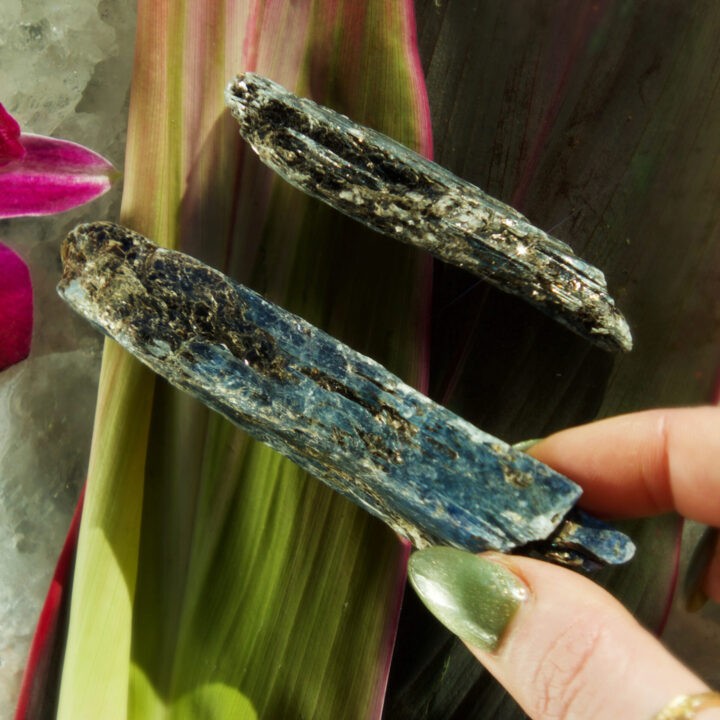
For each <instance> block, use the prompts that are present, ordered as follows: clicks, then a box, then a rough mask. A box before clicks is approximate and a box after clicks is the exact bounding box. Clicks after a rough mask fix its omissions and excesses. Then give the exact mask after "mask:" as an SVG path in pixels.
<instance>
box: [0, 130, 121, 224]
mask: <svg viewBox="0 0 720 720" xmlns="http://www.w3.org/2000/svg"><path fill="white" fill-rule="evenodd" d="M21 139H22V143H23V146H24V148H25V152H26V154H25V157H24V158H23V159H22V160H18V161H15V162H12V163H9V164H7V165H5V166H3V167H0V218H3V217H6V218H7V217H22V216H27V215H50V214H53V213H59V212H63V211H65V210H70V209H71V208H74V207H77V206H78V205H82V204H83V203H86V202H89V201H90V200H94V199H95V198H96V197H98V196H100V195H102V194H103V193H105V192H107V191H108V190H109V189H110V185H111V184H112V181H113V179H114V178H115V176H116V175H117V173H116V171H115V169H114V168H113V166H112V165H111V164H110V163H109V162H108V161H107V160H106V159H105V158H104V157H102V156H100V155H98V154H97V153H94V152H92V151H91V150H88V149H87V148H85V147H83V146H82V145H77V144H76V143H72V142H68V141H67V140H56V139H55V138H49V137H44V136H42V135H30V134H23V135H21Z"/></svg>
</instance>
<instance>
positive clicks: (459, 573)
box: [408, 547, 529, 651]
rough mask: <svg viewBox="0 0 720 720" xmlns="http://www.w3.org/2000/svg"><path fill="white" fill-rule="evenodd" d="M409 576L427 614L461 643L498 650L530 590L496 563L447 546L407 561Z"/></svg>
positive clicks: (430, 550) (433, 549)
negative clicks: (433, 617) (461, 641)
mask: <svg viewBox="0 0 720 720" xmlns="http://www.w3.org/2000/svg"><path fill="white" fill-rule="evenodd" d="M408 578H409V580H410V583H411V584H412V586H413V587H414V588H415V592H417V594H418V595H419V597H420V599H421V600H422V601H423V603H424V604H425V605H426V606H427V608H428V610H430V612H431V613H432V614H433V615H434V616H435V617H436V618H437V619H438V620H439V621H440V622H441V623H442V624H443V625H445V627H446V628H448V630H450V631H452V632H453V633H455V634H456V635H457V636H458V637H459V638H460V639H461V640H463V641H465V642H466V643H468V644H469V645H472V646H474V647H476V648H479V649H481V650H488V651H493V650H497V648H498V647H499V646H500V642H501V641H502V639H503V635H504V633H505V630H506V629H507V627H508V625H509V624H510V621H511V620H512V618H513V616H514V615H515V613H516V612H517V610H518V608H519V607H520V605H521V604H522V603H523V602H524V601H525V600H527V598H528V594H529V593H528V589H527V587H526V585H525V584H524V583H523V582H521V581H520V580H519V579H518V578H517V577H516V576H515V575H513V574H512V573H511V572H510V571H509V570H508V569H507V568H505V567H503V566H502V565H500V564H498V563H494V562H492V561H490V560H487V559H485V558H484V557H480V556H478V555H473V554H472V553H469V552H465V551H464V550H457V549H456V548H451V547H431V548H427V549H426V550H419V551H418V552H416V553H414V554H413V555H412V556H411V557H410V562H409V564H408Z"/></svg>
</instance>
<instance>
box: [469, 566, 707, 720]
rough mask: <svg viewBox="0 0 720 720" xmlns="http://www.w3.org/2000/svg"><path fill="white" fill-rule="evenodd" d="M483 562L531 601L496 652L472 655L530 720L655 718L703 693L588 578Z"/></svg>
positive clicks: (684, 670)
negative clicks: (681, 699) (682, 697)
mask: <svg viewBox="0 0 720 720" xmlns="http://www.w3.org/2000/svg"><path fill="white" fill-rule="evenodd" d="M486 559H488V560H490V561H491V562H493V563H495V564H497V565H501V566H503V567H504V568H506V569H507V570H509V571H510V572H511V573H512V574H513V575H514V576H515V577H517V578H518V579H519V580H521V581H522V583H523V584H524V585H525V586H526V587H527V589H528V598H527V601H526V602H524V603H523V604H522V605H521V606H519V608H518V609H517V612H516V613H515V614H514V616H513V617H512V621H511V622H510V624H509V626H508V628H507V631H506V632H505V634H504V635H503V638H502V641H501V642H500V643H499V645H498V646H497V647H496V648H495V649H494V650H493V651H492V652H488V651H485V650H482V649H481V648H477V647H474V648H473V647H471V651H472V652H473V653H474V654H475V656H476V657H477V658H478V659H479V660H480V662H482V663H483V664H484V665H485V666H486V667H487V668H488V670H490V672H492V673H493V674H494V675H495V677H497V679H498V680H499V681H500V682H501V683H502V684H503V685H504V686H505V687H506V688H507V689H508V690H509V691H510V693H511V694H512V695H513V696H514V697H515V698H516V700H518V702H519V703H520V704H521V705H522V706H523V708H524V709H525V710H526V712H528V714H529V715H530V716H531V717H533V718H550V717H592V718H595V719H597V720H601V719H604V718H618V717H652V715H653V713H654V712H656V711H657V708H659V707H662V706H663V705H665V704H666V703H667V701H668V700H669V699H670V698H671V697H673V695H675V694H681V693H688V692H700V691H702V690H704V689H706V687H705V685H704V684H703V683H702V681H700V680H699V679H698V678H696V677H695V676H694V675H693V674H692V673H691V672H690V671H689V670H687V668H685V667H684V666H683V665H682V664H681V663H679V662H678V661H677V660H676V659H675V658H673V657H672V656H671V655H669V654H668V653H667V651H666V650H665V649H664V648H663V647H662V646H661V645H660V643H659V642H658V641H657V640H656V639H655V638H654V637H653V636H651V635H650V634H649V633H648V632H647V631H646V630H644V629H643V628H642V627H641V626H640V625H639V624H638V623H637V622H636V621H635V620H634V618H633V617H632V616H631V615H630V613H629V612H628V611H627V610H626V609H625V608H624V607H623V606H622V605H621V604H620V603H619V602H618V601H617V600H616V599H615V598H613V597H612V596H611V595H610V594H609V593H608V592H607V591H606V590H604V589H603V588H601V587H600V586H598V585H596V584H595V583H593V582H592V581H591V580H589V579H588V578H586V577H583V576H581V575H579V574H577V573H572V572H569V571H568V570H565V569H563V568H560V567H557V566H554V565H550V564H549V563H546V562H543V561H539V560H533V559H530V558H525V557H521V556H497V555H488V556H486ZM618 688H621V689H622V692H620V693H619V692H618Z"/></svg>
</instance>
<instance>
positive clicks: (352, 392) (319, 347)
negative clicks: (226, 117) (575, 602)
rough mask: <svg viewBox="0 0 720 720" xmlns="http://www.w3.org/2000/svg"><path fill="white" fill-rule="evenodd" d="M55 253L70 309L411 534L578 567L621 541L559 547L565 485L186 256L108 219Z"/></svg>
mask: <svg viewBox="0 0 720 720" xmlns="http://www.w3.org/2000/svg"><path fill="white" fill-rule="evenodd" d="M62 256H63V264H64V273H63V278H62V280H61V282H60V284H59V286H58V291H59V293H60V294H61V296H62V297H63V298H64V299H65V300H66V301H67V302H68V303H69V304H70V305H71V306H72V307H73V308H75V309H76V310H77V311H78V312H80V313H81V314H82V315H84V316H85V317H86V318H87V319H88V320H90V321H91V322H92V323H93V324H95V325H96V326H97V327H100V328H101V329H102V330H103V332H105V333H106V334H108V335H109V336H110V337H112V338H114V339H115V340H116V341H117V342H119V343H120V344H121V345H123V346H124V347H125V348H127V349H128V350H129V351H130V352H131V353H133V354H134V355H135V356H137V357H138V358H139V359H140V360H142V362H144V363H145V364H147V365H148V366H149V367H151V368H152V369H153V370H154V371H155V372H157V373H158V374H160V375H161V376H163V377H164V378H166V379H167V380H168V381H169V382H171V383H172V384H173V385H175V386H177V387H179V388H181V389H183V390H186V391H188V392H190V393H192V394H193V395H195V396H196V397H198V398H199V399H200V400H201V401H202V402H204V403H206V404H207V405H208V406H210V407H211V408H213V409H215V410H217V411H218V412H220V413H221V414H222V415H224V416H225V417H227V418H229V419H230V420H232V421H233V422H234V423H236V424H237V425H239V426H240V427H241V428H243V429H244V430H246V431H247V432H248V433H249V434H250V435H252V436H253V437H255V438H257V439H258V440H260V441H262V442H264V443H267V444H268V445H269V446H271V447H272V448H274V449H275V450H277V451H278V452H280V453H282V454H283V455H286V456H287V457H289V458H291V459H292V460H293V461H294V462H296V463H297V464H298V465H300V466H301V467H303V468H304V469H306V470H307V471H309V472H310V473H312V474H313V475H315V476H316V477H318V478H319V479H321V480H323V481H324V482H326V483H327V484H328V485H330V487H332V488H333V489H335V490H337V491H338V492H341V493H343V494H344V495H346V496H347V497H349V498H351V499H352V500H354V501H355V502H357V503H358V504H360V505H361V506H363V507H364V508H366V509H367V510H368V511H369V512H371V513H373V514H374V515H377V516H378V517H380V518H382V519H383V520H384V521H385V522H386V523H388V524H389V525H390V526H391V527H393V528H394V529H395V530H396V531H397V532H398V533H400V534H401V535H403V536H405V537H407V538H409V539H410V540H411V541H412V542H413V544H414V545H416V546H417V547H424V546H426V545H428V544H438V543H441V544H449V545H454V546H457V547H461V548H465V549H468V550H473V551H479V550H485V549H495V550H499V551H505V552H507V551H512V550H515V549H518V548H520V549H522V548H524V547H525V546H528V551H532V552H539V553H540V554H543V553H545V554H547V556H548V557H551V558H553V559H559V560H560V561H563V562H567V563H568V564H576V565H585V562H584V558H586V557H589V558H590V559H591V560H592V562H597V561H605V562H622V561H624V560H626V559H628V557H629V555H631V554H632V552H631V548H632V543H630V541H629V540H628V539H627V538H626V537H625V536H624V535H622V534H621V533H618V532H617V531H614V530H612V529H611V528H609V527H607V526H605V525H602V530H599V529H598V528H599V527H600V526H599V525H595V524H593V525H592V526H591V527H588V528H586V531H584V532H582V533H580V532H574V534H571V535H572V536H571V537H570V539H569V540H568V541H567V542H568V543H570V544H572V545H573V547H575V546H577V548H579V550H578V552H575V551H574V554H573V555H572V557H570V556H567V557H565V558H563V557H560V556H559V555H558V552H557V547H556V546H557V543H555V546H553V536H554V535H556V534H558V533H561V532H562V530H563V528H566V524H565V523H564V519H565V516H566V515H567V514H568V513H569V511H570V510H571V509H572V508H573V506H574V504H575V502H576V501H577V500H578V498H579V497H580V495H581V490H580V488H579V487H578V486H577V485H576V484H574V483H573V482H571V481H570V480H568V479H567V478H565V477H563V476H562V475H560V474H558V473H556V472H555V471H554V470H552V469H551V468H549V467H547V466H546V465H543V464H542V463H540V462H538V461H536V460H534V459H533V458H531V457H529V456H528V455H525V454H524V453H522V452H519V451H517V450H515V449H513V448H512V447H511V446H509V445H507V444H506V443H504V442H502V441H501V440H498V439H497V438H495V437H493V436H491V435H488V434H487V433H484V432H482V431H481V430H478V429H477V428H476V427H474V426H473V425H471V424H470V423H468V422H466V421H464V420H463V419H461V418H460V417H458V416H457V415H454V414H453V413H452V412H450V411H449V410H447V409H446V408H444V407H442V406H440V405H438V404H436V403H434V402H433V401H432V400H430V399H429V398H427V397H425V396H424V395H422V394H420V393H419V392H417V391H416V390H414V389H413V388H411V387H410V386H408V385H406V384H405V383H403V382H402V381H401V380H400V379H399V378H397V377H396V376H394V375H392V374H391V373H390V372H388V371H387V370H386V369H385V368H383V367H382V366H381V365H379V364H378V363H376V362H375V361H373V360H371V359H370V358H368V357H365V356H363V355H361V354H359V353H357V352H355V351H354V350H352V349H351V348H349V347H347V346H346V345H344V344H342V343H340V342H339V341H337V340H336V339H334V338H333V337H331V336H330V335H328V334H326V333H324V332H322V331H321V330H318V329H317V328H315V327H313V326H312V325H310V324H309V323H307V322H305V321H304V320H303V319H302V318H300V317H297V316H296V315H293V314H291V313H289V312H287V311H285V310H283V309H282V308H280V307H278V306H276V305H273V304H272V303H270V302H268V301H266V300H265V299H263V298H262V297H261V296H260V295H258V294H257V293H255V292H253V291H252V290H249V289H248V288H245V287H243V286H242V285H240V284H238V283H236V282H234V281H233V280H231V279H230V278H228V277H226V276H224V275H223V274H222V273H220V272H218V271H216V270H214V269H212V268H210V267H207V266H206V265H203V264H202V263H200V262H199V261H198V260H195V259H194V258H192V257H190V256H188V255H184V254H182V253H179V252H175V251H171V250H166V249H162V248H159V247H157V246H155V245H154V244H152V243H151V242H150V241H149V240H147V239H146V238H144V237H142V236H141V235H139V234H137V233H135V232H133V231H131V230H128V229H126V228H122V227H120V226H117V225H112V224H110V223H92V224H88V225H81V226H79V227H78V228H76V229H75V230H74V231H73V232H71V233H70V235H69V236H68V238H67V239H66V240H65V242H64V244H63V249H62ZM593 523H597V521H594V520H593ZM602 533H605V535H602ZM607 533H611V534H612V537H613V542H614V543H615V545H613V547H614V548H615V549H614V550H612V551H611V552H607V547H608V543H607V538H606V535H607ZM601 535H602V538H603V541H602V542H598V543H595V541H594V539H595V538H596V537H597V538H599V537H600V536H601ZM578 538H579V540H578ZM538 543H540V544H539V545H538ZM543 543H545V545H544V544H543ZM561 544H562V543H561ZM546 546H547V547H546ZM577 548H576V549H577ZM578 558H579V559H578Z"/></svg>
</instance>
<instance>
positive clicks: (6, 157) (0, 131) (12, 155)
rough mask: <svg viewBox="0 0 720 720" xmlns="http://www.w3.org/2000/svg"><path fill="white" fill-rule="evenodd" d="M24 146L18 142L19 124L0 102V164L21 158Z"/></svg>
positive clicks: (23, 153)
mask: <svg viewBox="0 0 720 720" xmlns="http://www.w3.org/2000/svg"><path fill="white" fill-rule="evenodd" d="M24 155H25V148H24V147H23V145H22V143H21V142H20V125H18V122H17V120H16V119H15V118H14V117H13V116H12V115H11V114H10V113H9V112H8V111H7V110H6V109H5V108H4V107H3V105H2V103H0V166H2V165H7V163H9V162H12V161H13V160H21V159H22V157H23V156H24Z"/></svg>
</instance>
